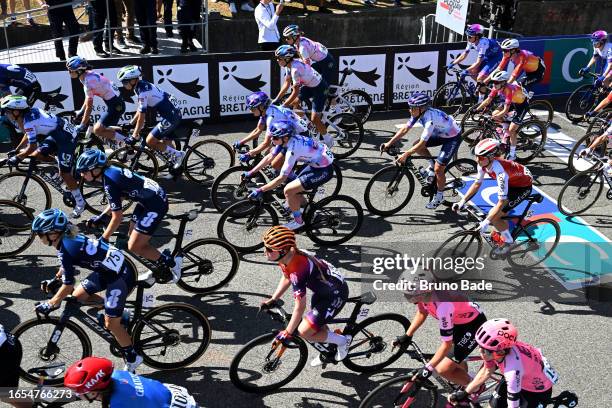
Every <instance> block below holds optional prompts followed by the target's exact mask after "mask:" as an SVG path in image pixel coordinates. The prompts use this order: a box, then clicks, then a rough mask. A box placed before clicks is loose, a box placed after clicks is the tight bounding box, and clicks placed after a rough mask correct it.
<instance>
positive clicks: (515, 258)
mask: <svg viewBox="0 0 612 408" xmlns="http://www.w3.org/2000/svg"><path fill="white" fill-rule="evenodd" d="M543 200H544V197H543V196H542V195H541V194H537V193H536V194H532V195H530V196H529V197H527V198H526V199H525V201H526V202H527V205H526V206H525V209H524V210H523V212H522V213H521V214H518V215H517V214H509V215H506V216H503V217H502V219H504V220H513V222H514V223H515V227H514V229H513V230H512V231H511V233H512V239H513V240H514V243H513V244H511V245H510V248H509V250H508V252H507V253H505V254H500V253H498V251H497V249H498V248H499V245H498V243H497V242H495V241H494V239H493V237H492V234H482V233H481V232H480V229H479V224H480V222H481V221H483V220H484V218H485V214H483V213H482V212H481V211H480V210H478V209H476V208H472V207H471V206H469V205H468V206H466V207H465V211H464V212H463V213H464V214H467V215H469V216H471V217H472V218H474V220H476V221H477V224H476V225H475V226H474V227H473V228H471V229H468V230H465V231H460V232H457V233H455V234H453V235H452V236H451V237H450V238H448V239H447V240H446V241H444V242H443V243H442V245H440V247H439V248H438V249H437V250H436V252H435V254H434V257H437V256H442V257H443V256H452V257H460V256H463V255H462V254H469V256H471V255H474V259H476V258H478V257H479V256H480V254H481V253H482V246H483V240H484V241H485V242H486V243H487V244H488V245H489V246H490V247H491V251H490V252H489V257H490V259H493V260H503V259H505V260H507V261H508V263H509V264H510V265H511V266H515V267H521V268H532V267H534V266H536V265H539V264H540V263H542V262H544V261H545V260H546V259H547V258H548V257H549V256H550V255H551V254H552V253H553V251H554V250H555V248H556V247H557V244H558V243H559V240H560V238H561V228H560V227H559V224H558V223H557V221H555V220H554V219H552V218H540V217H538V218H537V219H535V220H531V221H529V220H528V219H529V218H530V217H531V215H532V214H533V212H530V211H529V210H530V209H531V206H532V205H533V204H534V203H541V202H542V201H543ZM530 259H531V260H532V261H530ZM453 273H454V272H453ZM439 274H440V273H439V271H438V275H439ZM438 277H439V278H443V277H441V276H438ZM444 278H446V277H444Z"/></svg>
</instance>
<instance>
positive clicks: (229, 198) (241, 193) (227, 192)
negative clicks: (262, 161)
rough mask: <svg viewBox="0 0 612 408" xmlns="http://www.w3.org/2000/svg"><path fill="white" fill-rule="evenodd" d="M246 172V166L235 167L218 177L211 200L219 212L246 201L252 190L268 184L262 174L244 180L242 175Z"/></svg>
mask: <svg viewBox="0 0 612 408" xmlns="http://www.w3.org/2000/svg"><path fill="white" fill-rule="evenodd" d="M246 170H247V168H246V167H244V166H233V167H230V168H229V169H227V170H225V171H224V172H223V173H221V174H219V176H217V178H216V179H215V181H214V183H213V185H212V187H211V189H210V199H211V201H212V204H213V206H214V207H215V209H216V210H217V211H219V212H223V211H225V210H226V209H227V208H228V207H229V206H230V205H232V204H234V203H236V202H238V201H241V200H245V199H246V198H247V196H248V195H249V192H250V191H251V190H253V189H255V188H257V187H258V186H263V185H264V184H266V179H265V177H264V176H263V175H262V174H261V173H256V174H254V175H253V177H251V178H250V179H248V180H247V179H245V180H242V177H241V176H242V173H244V172H245V171H246Z"/></svg>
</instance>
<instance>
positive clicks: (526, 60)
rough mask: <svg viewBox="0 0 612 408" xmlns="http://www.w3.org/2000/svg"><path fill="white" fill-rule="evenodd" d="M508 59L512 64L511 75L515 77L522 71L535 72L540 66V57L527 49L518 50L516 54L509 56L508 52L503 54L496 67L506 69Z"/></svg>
mask: <svg viewBox="0 0 612 408" xmlns="http://www.w3.org/2000/svg"><path fill="white" fill-rule="evenodd" d="M508 61H512V63H513V64H514V71H512V76H513V77H514V78H515V79H516V78H518V77H519V76H520V75H521V72H522V71H525V72H535V71H537V70H538V68H539V66H540V57H538V56H537V55H533V53H531V52H529V51H527V50H520V51H519V53H518V54H513V55H512V57H510V54H504V57H503V58H502V60H501V62H500V63H499V66H498V67H497V69H498V70H500V71H504V70H505V69H506V65H508Z"/></svg>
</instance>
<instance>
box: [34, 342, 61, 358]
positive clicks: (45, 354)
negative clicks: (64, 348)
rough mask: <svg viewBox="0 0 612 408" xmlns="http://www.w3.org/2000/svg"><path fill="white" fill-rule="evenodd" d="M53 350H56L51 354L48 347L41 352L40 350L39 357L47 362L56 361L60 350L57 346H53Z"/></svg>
mask: <svg viewBox="0 0 612 408" xmlns="http://www.w3.org/2000/svg"><path fill="white" fill-rule="evenodd" d="M53 348H54V350H53V351H52V352H49V351H48V350H47V347H42V348H41V349H40V350H38V357H39V358H40V359H41V360H42V361H45V362H49V361H55V359H56V358H57V356H58V354H59V348H58V347H57V346H56V345H53Z"/></svg>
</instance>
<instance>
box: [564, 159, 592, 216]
mask: <svg viewBox="0 0 612 408" xmlns="http://www.w3.org/2000/svg"><path fill="white" fill-rule="evenodd" d="M601 173H602V170H589V171H585V172H582V173H578V174H576V175H574V176H573V177H572V178H570V179H569V180H568V181H567V183H565V185H564V186H563V188H562V189H561V192H560V193H559V199H558V201H557V204H558V206H559V211H561V213H562V214H564V215H567V216H568V217H572V216H574V215H578V214H582V213H583V212H585V211H586V210H588V209H589V208H591V207H592V206H593V204H595V202H596V201H597V199H598V198H599V196H600V195H601V192H602V191H603V186H604V181H603V175H602V174H601Z"/></svg>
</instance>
